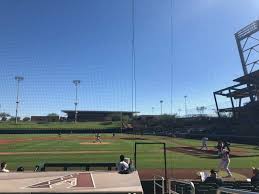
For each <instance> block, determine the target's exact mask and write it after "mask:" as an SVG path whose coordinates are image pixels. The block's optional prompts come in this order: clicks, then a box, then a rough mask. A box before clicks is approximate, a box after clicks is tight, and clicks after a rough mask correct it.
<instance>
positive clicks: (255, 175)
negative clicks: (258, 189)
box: [251, 167, 259, 185]
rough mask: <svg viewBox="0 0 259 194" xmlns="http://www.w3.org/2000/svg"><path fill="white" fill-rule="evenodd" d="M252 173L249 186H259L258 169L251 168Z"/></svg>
mask: <svg viewBox="0 0 259 194" xmlns="http://www.w3.org/2000/svg"><path fill="white" fill-rule="evenodd" d="M252 171H253V177H252V178H251V184H252V185H257V184H259V169H258V168H254V167H253V168H252Z"/></svg>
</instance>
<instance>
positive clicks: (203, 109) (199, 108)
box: [196, 106, 207, 115]
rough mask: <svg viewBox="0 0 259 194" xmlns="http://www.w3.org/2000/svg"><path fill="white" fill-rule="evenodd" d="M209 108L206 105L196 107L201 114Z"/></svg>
mask: <svg viewBox="0 0 259 194" xmlns="http://www.w3.org/2000/svg"><path fill="white" fill-rule="evenodd" d="M206 109H207V108H206V107H205V106H200V107H199V106H197V107H196V110H197V112H198V113H199V114H200V115H202V114H204V111H205V110H206Z"/></svg>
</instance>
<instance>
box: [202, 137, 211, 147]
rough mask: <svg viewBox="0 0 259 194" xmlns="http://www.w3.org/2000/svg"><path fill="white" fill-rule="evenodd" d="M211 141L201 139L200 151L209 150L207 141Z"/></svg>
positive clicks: (205, 138)
mask: <svg viewBox="0 0 259 194" xmlns="http://www.w3.org/2000/svg"><path fill="white" fill-rule="evenodd" d="M208 140H209V139H208V138H207V137H203V138H202V139H201V149H200V150H203V149H204V148H205V150H208V145H207V141H208Z"/></svg>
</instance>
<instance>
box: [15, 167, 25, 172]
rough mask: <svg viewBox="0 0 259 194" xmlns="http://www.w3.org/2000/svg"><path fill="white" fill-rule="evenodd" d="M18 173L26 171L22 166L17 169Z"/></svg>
mask: <svg viewBox="0 0 259 194" xmlns="http://www.w3.org/2000/svg"><path fill="white" fill-rule="evenodd" d="M16 171H17V172H23V171H24V168H23V167H22V166H20V167H18V168H17V170H16Z"/></svg>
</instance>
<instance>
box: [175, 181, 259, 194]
mask: <svg viewBox="0 0 259 194" xmlns="http://www.w3.org/2000/svg"><path fill="white" fill-rule="evenodd" d="M193 184H194V186H195V193H196V194H216V193H217V189H218V188H219V186H218V185H217V184H215V183H203V182H199V181H193ZM222 187H224V188H229V189H236V190H243V191H253V192H259V183H258V184H256V185H255V186H253V185H251V183H250V182H244V181H235V182H234V181H225V182H223V185H222ZM171 189H172V190H173V191H175V192H177V193H179V194H185V193H186V194H189V193H191V192H190V191H191V189H190V185H189V184H183V183H182V182H177V181H174V183H173V186H172V187H171Z"/></svg>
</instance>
